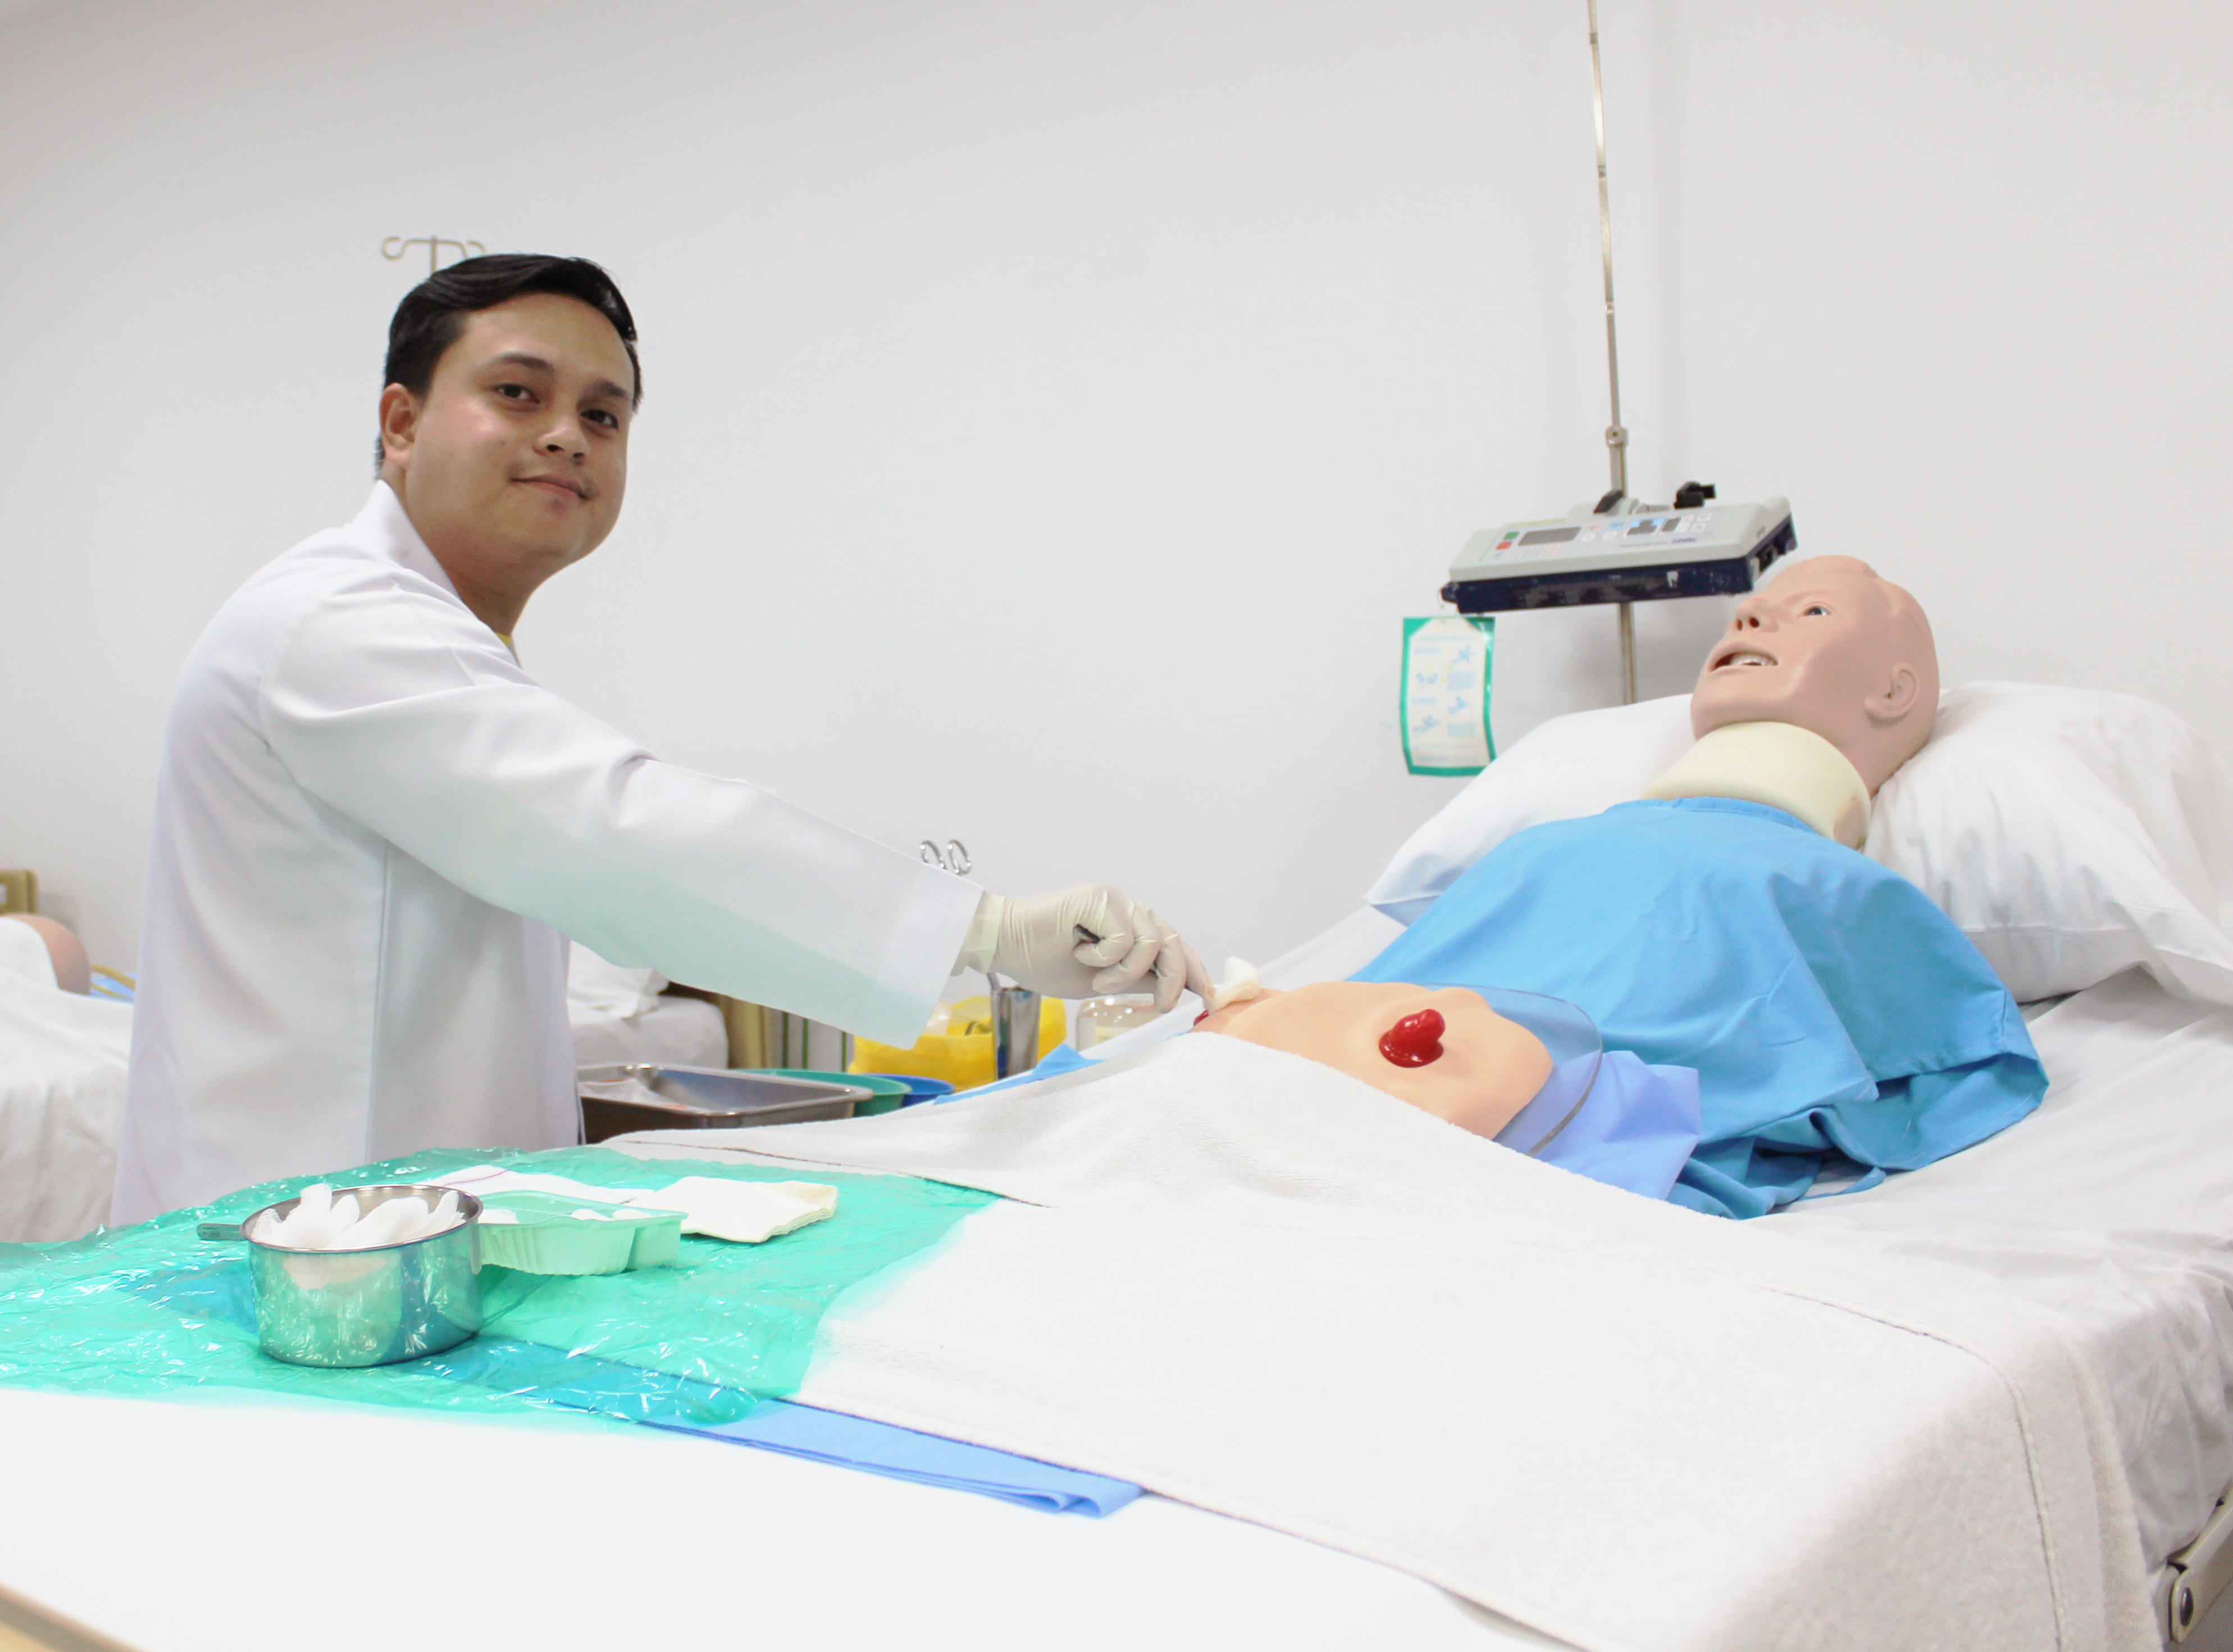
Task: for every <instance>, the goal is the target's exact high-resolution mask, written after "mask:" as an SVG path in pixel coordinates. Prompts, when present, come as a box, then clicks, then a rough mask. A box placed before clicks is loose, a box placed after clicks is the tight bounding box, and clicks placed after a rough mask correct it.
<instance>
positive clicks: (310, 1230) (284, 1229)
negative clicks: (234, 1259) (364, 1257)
mask: <svg viewBox="0 0 2233 1652" xmlns="http://www.w3.org/2000/svg"><path fill="white" fill-rule="evenodd" d="M461 1220H463V1218H462V1217H460V1216H459V1214H458V1196H457V1194H456V1193H444V1194H443V1195H442V1196H441V1198H439V1199H438V1200H435V1201H434V1205H433V1208H432V1209H431V1210H430V1209H428V1208H427V1205H426V1200H424V1199H421V1198H420V1197H419V1195H418V1194H416V1193H406V1194H405V1195H404V1196H403V1197H402V1198H400V1199H391V1200H387V1202H386V1203H384V1204H380V1205H375V1206H373V1207H372V1208H371V1209H370V1210H368V1211H366V1212H364V1213H362V1214H359V1213H358V1209H357V1198H356V1195H355V1193H343V1194H342V1196H341V1197H340V1198H338V1199H336V1198H335V1197H334V1190H333V1187H331V1185H330V1184H329V1183H326V1182H322V1181H315V1182H312V1183H311V1184H310V1185H309V1187H305V1188H303V1191H302V1193H300V1194H299V1195H297V1197H296V1205H295V1208H294V1209H292V1210H290V1211H289V1212H288V1213H287V1214H286V1215H285V1216H284V1217H277V1216H274V1215H273V1214H272V1213H270V1211H268V1210H267V1211H264V1212H263V1213H260V1214H259V1215H258V1216H257V1219H256V1225H255V1226H254V1227H253V1228H251V1230H250V1232H249V1235H248V1237H249V1238H251V1239H255V1240H257V1242H258V1243H260V1244H264V1245H276V1246H279V1247H281V1248H282V1249H283V1250H290V1251H371V1250H377V1249H379V1248H380V1247H381V1246H384V1245H408V1244H411V1243H413V1241H415V1240H418V1239H432V1238H433V1236H434V1235H435V1234H437V1233H440V1232H446V1231H447V1230H448V1229H450V1228H452V1227H455V1226H457V1225H458V1224H459V1222H460V1221H461Z"/></svg>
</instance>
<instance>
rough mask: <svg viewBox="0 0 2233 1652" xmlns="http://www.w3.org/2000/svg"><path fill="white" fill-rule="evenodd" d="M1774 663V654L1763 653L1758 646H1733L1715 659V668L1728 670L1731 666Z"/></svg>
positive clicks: (1770, 664) (1769, 664) (1768, 664)
mask: <svg viewBox="0 0 2233 1652" xmlns="http://www.w3.org/2000/svg"><path fill="white" fill-rule="evenodd" d="M1774 663H1775V656H1774V654H1762V653H1761V651H1760V650H1759V649H1757V648H1732V649H1730V650H1729V652H1728V653H1727V654H1723V655H1722V657H1721V658H1720V659H1718V660H1715V661H1714V669H1715V671H1726V670H1728V668H1729V667H1731V666H1772V665H1774Z"/></svg>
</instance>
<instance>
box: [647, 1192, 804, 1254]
mask: <svg viewBox="0 0 2233 1652" xmlns="http://www.w3.org/2000/svg"><path fill="white" fill-rule="evenodd" d="M623 1202H625V1203H628V1204H632V1205H644V1206H651V1207H654V1208H656V1209H659V1210H679V1211H680V1212H681V1213H682V1231H683V1232H686V1233H702V1234H704V1235H706V1237H707V1238H708V1239H728V1240H731V1241H732V1242H733V1243H736V1244H739V1245H758V1244H761V1243H763V1242H764V1241H765V1240H767V1239H773V1238H775V1237H776V1236H777V1235H778V1234H779V1233H789V1232H795V1231H797V1230H798V1229H799V1228H802V1227H804V1226H806V1225H807V1224H808V1223H810V1222H818V1221H822V1220H824V1219H826V1218H828V1217H830V1216H833V1215H835V1214H837V1189H836V1188H835V1187H825V1186H824V1185H823V1184H822V1183H821V1182H818V1181H731V1180H726V1178H724V1177H719V1176H685V1177H683V1178H682V1180H680V1181H675V1182H669V1183H668V1184H667V1186H666V1187H660V1188H655V1189H654V1190H653V1191H652V1192H650V1193H638V1194H636V1195H635V1197H633V1198H631V1199H628V1200H625V1201H623Z"/></svg>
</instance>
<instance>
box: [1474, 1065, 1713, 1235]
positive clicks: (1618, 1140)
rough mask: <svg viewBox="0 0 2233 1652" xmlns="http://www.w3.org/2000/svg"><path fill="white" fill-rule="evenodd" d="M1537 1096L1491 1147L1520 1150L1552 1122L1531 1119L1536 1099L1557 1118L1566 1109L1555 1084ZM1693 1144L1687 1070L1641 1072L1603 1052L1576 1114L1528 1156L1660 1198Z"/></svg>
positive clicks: (1694, 1118)
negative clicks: (1553, 1108) (1552, 1106)
mask: <svg viewBox="0 0 2233 1652" xmlns="http://www.w3.org/2000/svg"><path fill="white" fill-rule="evenodd" d="M1578 1059H1582V1060H1585V1059H1587V1058H1586V1057H1581V1058H1578ZM1568 1064H1570V1065H1571V1064H1573V1063H1568ZM1543 1089H1544V1093H1545V1094H1544V1097H1542V1098H1539V1101H1538V1102H1529V1103H1528V1105H1527V1107H1525V1108H1523V1109H1521V1110H1520V1114H1519V1115H1518V1116H1517V1117H1515V1118H1514V1120H1513V1121H1512V1122H1511V1123H1510V1124H1509V1125H1507V1126H1506V1127H1505V1129H1504V1133H1503V1134H1502V1135H1499V1136H1498V1137H1497V1138H1496V1139H1497V1140H1498V1141H1501V1142H1503V1143H1504V1144H1505V1145H1506V1146H1507V1147H1510V1148H1519V1149H1520V1150H1522V1151H1524V1150H1526V1149H1527V1148H1529V1147H1531V1146H1533V1144H1534V1143H1535V1142H1538V1141H1541V1140H1542V1139H1543V1132H1544V1131H1546V1130H1547V1129H1549V1128H1551V1127H1552V1126H1553V1125H1554V1124H1556V1123H1557V1122H1558V1120H1557V1119H1556V1118H1553V1117H1548V1116H1540V1117H1539V1116H1537V1113H1538V1109H1539V1105H1540V1101H1541V1100H1543V1099H1548V1100H1551V1101H1553V1102H1558V1103H1559V1112H1561V1113H1563V1112H1565V1111H1566V1109H1567V1108H1570V1107H1572V1105H1573V1104H1572V1102H1568V1101H1566V1100H1565V1098H1564V1096H1563V1095H1561V1094H1559V1089H1558V1087H1557V1086H1556V1085H1552V1084H1546V1085H1545V1086H1544V1087H1543ZM1697 1145H1698V1075H1697V1074H1696V1073H1695V1072H1693V1071H1692V1070H1690V1069H1689V1068H1688V1067H1651V1066H1647V1065H1646V1064H1645V1063H1643V1062H1641V1061H1639V1060H1637V1058H1636V1057H1635V1056H1634V1055H1633V1054H1631V1052H1630V1051H1628V1050H1606V1051H1605V1059H1604V1060H1603V1061H1602V1062H1600V1063H1598V1070H1597V1079H1596V1082H1595V1083H1593V1084H1592V1086H1591V1088H1590V1093H1589V1097H1588V1099H1587V1100H1585V1102H1583V1103H1582V1106H1581V1110H1580V1111H1579V1112H1578V1113H1576V1114H1575V1115H1573V1116H1572V1118H1571V1119H1569V1120H1567V1122H1566V1128H1564V1129H1562V1130H1560V1131H1559V1134H1558V1135H1555V1136H1553V1137H1552V1138H1551V1141H1550V1142H1549V1144H1548V1145H1546V1146H1545V1147H1543V1148H1540V1150H1538V1151H1537V1152H1536V1153H1535V1154H1534V1155H1533V1156H1534V1157H1536V1158H1538V1159H1540V1160H1541V1161H1543V1162H1544V1163H1545V1164H1554V1165H1557V1166H1558V1167H1559V1168H1560V1169H1561V1170H1571V1171H1572V1172H1573V1173H1574V1174H1576V1175H1578V1176H1587V1177H1588V1178H1589V1179H1590V1180H1592V1181H1602V1182H1605V1183H1606V1184H1607V1185H1608V1186H1611V1187H1625V1188H1627V1189H1628V1191H1629V1192H1631V1193H1642V1194H1643V1195H1644V1197H1645V1198H1646V1199H1664V1198H1666V1197H1667V1195H1668V1193H1669V1192H1670V1190H1671V1189H1672V1188H1673V1187H1674V1186H1675V1181H1676V1177H1678V1176H1680V1175H1681V1174H1683V1165H1684V1164H1685V1163H1687V1162H1688V1161H1689V1157H1690V1154H1692V1152H1694V1151H1695V1150H1696V1148H1697Z"/></svg>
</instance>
